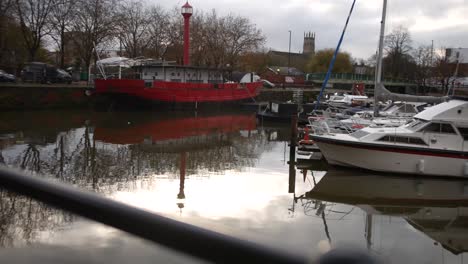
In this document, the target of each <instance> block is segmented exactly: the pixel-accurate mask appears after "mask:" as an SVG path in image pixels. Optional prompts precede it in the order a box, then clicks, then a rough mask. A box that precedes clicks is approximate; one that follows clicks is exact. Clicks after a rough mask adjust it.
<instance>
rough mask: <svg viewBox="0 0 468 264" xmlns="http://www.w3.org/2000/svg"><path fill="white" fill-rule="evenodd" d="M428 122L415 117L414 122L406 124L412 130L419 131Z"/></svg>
mask: <svg viewBox="0 0 468 264" xmlns="http://www.w3.org/2000/svg"><path fill="white" fill-rule="evenodd" d="M426 124H427V121H424V120H421V119H415V120H414V121H413V122H411V123H409V124H408V125H406V128H407V129H409V130H411V131H418V130H419V129H420V128H422V127H423V126H424V125H426Z"/></svg>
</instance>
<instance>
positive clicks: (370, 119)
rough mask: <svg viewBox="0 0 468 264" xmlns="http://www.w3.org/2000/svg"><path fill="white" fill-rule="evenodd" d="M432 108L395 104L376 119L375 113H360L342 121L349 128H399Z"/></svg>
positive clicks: (413, 104)
mask: <svg viewBox="0 0 468 264" xmlns="http://www.w3.org/2000/svg"><path fill="white" fill-rule="evenodd" d="M428 106H430V105H429V104H428V103H424V102H399V101H398V102H394V103H391V104H389V105H388V106H387V107H385V108H384V109H382V110H381V111H379V116H378V117H374V111H360V112H357V113H356V114H355V115H353V116H351V117H350V118H347V119H343V120H340V123H342V124H345V125H347V126H350V127H352V126H355V127H356V126H360V127H361V128H362V127H366V126H378V127H398V126H401V125H404V124H407V123H408V122H410V121H411V120H412V119H413V116H414V115H416V114H417V113H419V112H421V111H423V110H424V109H426V107H428Z"/></svg>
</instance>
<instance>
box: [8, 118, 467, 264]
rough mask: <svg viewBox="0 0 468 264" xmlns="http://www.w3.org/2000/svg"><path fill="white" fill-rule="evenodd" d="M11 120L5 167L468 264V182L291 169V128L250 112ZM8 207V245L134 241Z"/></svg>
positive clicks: (237, 225) (142, 200)
mask: <svg viewBox="0 0 468 264" xmlns="http://www.w3.org/2000/svg"><path fill="white" fill-rule="evenodd" d="M0 115H2V119H1V120H2V122H0V162H2V163H3V164H5V165H7V166H10V167H16V168H22V169H24V170H27V171H29V172H32V173H33V174H36V175H37V176H38V177H47V178H48V179H49V180H52V181H62V182H65V183H68V184H72V185H75V186H76V187H78V188H82V189H88V190H92V191H95V192H99V193H101V194H103V195H106V196H107V197H110V198H112V199H115V200H118V201H123V202H125V203H129V204H131V205H134V206H138V207H141V208H144V209H146V210H150V211H152V212H156V213H160V214H164V215H166V216H169V217H172V218H175V219H177V220H181V221H185V222H188V223H192V224H196V225H199V226H202V227H205V228H210V229H213V230H216V231H220V232H223V233H226V234H230V235H234V236H238V237H241V238H246V239H249V240H252V241H257V242H259V243H263V244H267V245H271V246H277V247H280V248H283V249H286V250H288V251H292V252H301V253H305V254H314V255H315V254H318V253H321V252H324V251H326V250H328V249H329V248H331V247H338V246H341V245H343V244H351V245H353V246H357V247H361V248H366V247H368V248H369V250H370V252H372V254H374V253H375V254H378V255H382V256H384V258H385V259H386V260H389V261H388V262H393V263H402V262H403V263H405V262H408V260H412V262H414V263H417V262H419V263H421V262H423V263H439V262H443V261H442V260H444V261H445V262H446V263H460V261H459V259H457V260H455V259H453V256H455V257H457V256H460V255H461V256H463V255H464V254H461V253H462V252H466V245H467V243H466V242H467V241H466V240H465V237H466V226H468V225H467V223H466V219H467V218H466V216H467V214H466V213H467V212H466V206H467V205H466V203H467V200H468V198H467V196H466V193H467V189H468V188H467V187H466V182H465V181H464V180H462V179H456V180H445V179H434V178H421V177H392V176H385V175H376V174H365V173H362V172H360V171H349V170H348V171H339V170H338V171H337V170H329V168H328V166H327V164H326V163H324V162H323V161H320V160H312V161H309V162H305V163H304V162H302V163H300V164H297V163H295V162H292V163H291V162H290V163H289V164H288V162H287V161H288V160H289V159H290V158H292V156H294V155H292V156H291V157H289V154H288V153H290V151H289V150H288V147H287V146H288V144H287V141H289V139H290V135H291V134H290V132H291V127H290V126H289V125H285V126H282V127H277V126H276V125H269V124H268V123H256V120H255V116H254V115H252V114H249V113H218V114H200V113H198V114H195V113H188V114H187V113H173V114H170V115H168V114H166V113H165V114H155V113H151V114H149V113H118V114H112V113H110V114H109V113H89V114H86V113H85V114H83V113H73V112H72V113H50V112H47V113H42V114H38V113H30V114H28V113H0ZM49 118H50V119H49ZM20 120H23V121H20ZM29 120H31V122H29ZM327 170H328V172H326V171H327ZM290 175H291V176H292V175H295V176H294V177H289V176H290ZM288 185H289V186H288ZM288 191H291V192H290V193H289V192H288ZM0 209H1V213H0V247H12V246H13V247H16V246H22V245H26V246H27V245H36V244H37V243H38V242H40V243H46V244H51V245H78V246H77V247H79V248H81V249H83V252H87V251H89V250H90V249H99V248H100V247H106V246H107V247H110V248H111V249H112V250H113V252H121V248H122V247H126V246H127V244H126V243H127V242H123V241H122V240H120V239H121V237H124V235H122V233H118V232H116V231H115V230H112V229H110V228H107V229H106V228H105V227H103V226H100V225H98V224H95V223H90V222H86V221H83V220H82V219H78V218H76V217H75V216H72V215H69V214H67V213H66V212H63V211H59V210H54V209H51V208H49V207H47V206H45V205H43V204H40V203H37V202H35V201H34V200H30V199H28V198H24V197H21V196H17V195H15V194H11V193H8V192H5V191H2V192H0ZM125 241H127V240H126V239H125ZM128 241H131V239H129V240H128ZM131 243H132V245H133V246H132V247H130V248H132V249H131V250H132V252H135V251H133V250H134V249H135V248H140V245H143V244H145V243H144V242H139V243H140V244H138V243H136V244H134V241H133V242H131ZM434 243H435V244H434ZM103 245H104V246H103ZM109 245H110V246H109ZM134 245H137V246H136V247H135V246H134ZM146 246H147V249H148V251H147V252H146V251H145V252H146V253H148V252H151V251H152V250H153V246H152V245H146ZM28 249H29V247H28ZM442 250H443V251H442ZM441 251H442V253H440V252H441ZM0 253H1V250H0ZM101 253H102V252H101ZM146 253H145V254H146ZM142 254H143V253H142ZM444 254H445V255H444ZM456 254H459V255H456ZM103 255H106V254H103ZM441 255H442V256H441ZM119 256H120V255H119ZM449 259H450V260H449ZM147 260H148V262H151V258H148V259H147ZM84 262H86V261H84ZM109 262H111V261H109Z"/></svg>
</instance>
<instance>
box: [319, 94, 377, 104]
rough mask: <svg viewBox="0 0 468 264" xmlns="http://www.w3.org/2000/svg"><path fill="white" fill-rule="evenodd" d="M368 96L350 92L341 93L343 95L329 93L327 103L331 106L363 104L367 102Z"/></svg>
mask: <svg viewBox="0 0 468 264" xmlns="http://www.w3.org/2000/svg"><path fill="white" fill-rule="evenodd" d="M368 99H369V98H368V97H367V96H365V95H352V94H343V95H337V94H335V95H331V96H330V98H328V100H327V103H328V104H329V105H331V106H335V107H340V106H347V107H349V106H355V105H364V104H365V103H367V100H368Z"/></svg>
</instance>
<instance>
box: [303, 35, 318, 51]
mask: <svg viewBox="0 0 468 264" xmlns="http://www.w3.org/2000/svg"><path fill="white" fill-rule="evenodd" d="M302 53H303V54H315V33H312V32H306V33H304V48H303V49H302Z"/></svg>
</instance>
